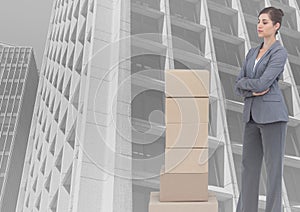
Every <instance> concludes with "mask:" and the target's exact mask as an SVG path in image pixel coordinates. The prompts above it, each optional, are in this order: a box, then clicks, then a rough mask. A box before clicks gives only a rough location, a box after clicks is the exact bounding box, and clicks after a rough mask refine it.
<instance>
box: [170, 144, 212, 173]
mask: <svg viewBox="0 0 300 212" xmlns="http://www.w3.org/2000/svg"><path fill="white" fill-rule="evenodd" d="M165 150H166V151H165V171H166V173H207V172H208V149H207V148H203V149H196V148H191V149H174V148H171V149H169V148H166V149H165Z"/></svg>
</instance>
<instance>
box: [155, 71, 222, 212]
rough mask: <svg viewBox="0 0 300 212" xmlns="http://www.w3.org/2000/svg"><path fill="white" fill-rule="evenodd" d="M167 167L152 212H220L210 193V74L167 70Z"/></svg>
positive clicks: (162, 174) (161, 175)
mask: <svg viewBox="0 0 300 212" xmlns="http://www.w3.org/2000/svg"><path fill="white" fill-rule="evenodd" d="M165 82H166V108H165V114H166V116H165V122H166V149H165V166H164V167H162V169H161V174H160V192H152V193H151V195H150V202H149V212H169V211H170V212H200V211H202V212H217V211H218V204H217V200H216V197H215V196H214V195H213V194H211V193H208V114H209V99H208V97H209V72H208V71H206V70H167V71H166V74H165Z"/></svg>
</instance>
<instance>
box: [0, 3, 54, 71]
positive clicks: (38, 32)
mask: <svg viewBox="0 0 300 212" xmlns="http://www.w3.org/2000/svg"><path fill="white" fill-rule="evenodd" d="M52 3H53V0H0V42H3V43H7V44H11V45H16V46H31V47H33V50H34V56H35V59H36V62H37V68H38V69H39V70H40V68H41V63H42V57H43V54H44V49H45V44H46V38H47V33H48V26H49V23H50V15H51V10H52Z"/></svg>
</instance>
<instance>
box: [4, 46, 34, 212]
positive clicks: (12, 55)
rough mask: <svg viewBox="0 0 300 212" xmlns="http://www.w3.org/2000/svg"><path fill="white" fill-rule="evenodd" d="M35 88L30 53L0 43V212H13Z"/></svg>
mask: <svg viewBox="0 0 300 212" xmlns="http://www.w3.org/2000/svg"><path fill="white" fill-rule="evenodd" d="M37 85H38V72H37V67H36V63H35V59H34V55H33V49H32V48H30V47H19V46H10V45H7V44H2V43H0V211H5V212H14V211H15V209H16V205H17V200H18V193H19V186H20V182H21V177H22V170H23V164H24V159H25V153H26V148H27V141H28V137H29V131H30V124H31V117H32V114H33V107H34V102H35V97H36V96H35V95H36V91H37Z"/></svg>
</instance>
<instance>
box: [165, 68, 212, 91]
mask: <svg viewBox="0 0 300 212" xmlns="http://www.w3.org/2000/svg"><path fill="white" fill-rule="evenodd" d="M165 82H166V91H165V92H166V96H167V97H208V96H209V71H207V70H166V71H165Z"/></svg>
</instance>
